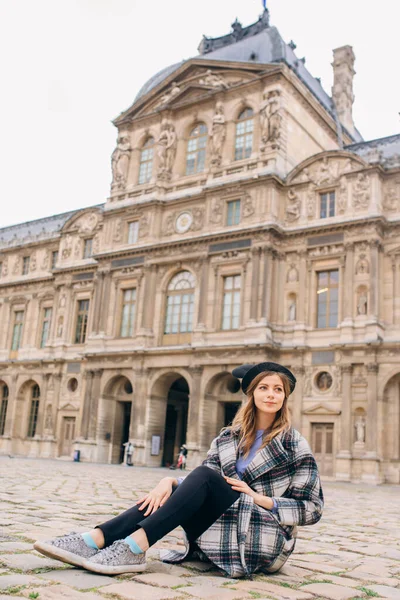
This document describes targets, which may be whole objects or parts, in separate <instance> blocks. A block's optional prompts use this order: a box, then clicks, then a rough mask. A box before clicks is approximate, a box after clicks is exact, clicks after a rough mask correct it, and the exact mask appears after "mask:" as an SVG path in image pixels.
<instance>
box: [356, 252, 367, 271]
mask: <svg viewBox="0 0 400 600" xmlns="http://www.w3.org/2000/svg"><path fill="white" fill-rule="evenodd" d="M368 273H369V263H368V261H367V259H366V257H365V254H360V258H359V260H358V261H357V263H356V275H364V274H368Z"/></svg>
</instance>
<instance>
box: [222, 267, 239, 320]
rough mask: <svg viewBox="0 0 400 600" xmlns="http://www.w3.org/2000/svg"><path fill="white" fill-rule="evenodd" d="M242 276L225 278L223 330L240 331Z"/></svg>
mask: <svg viewBox="0 0 400 600" xmlns="http://www.w3.org/2000/svg"><path fill="white" fill-rule="evenodd" d="M240 284H241V281H240V275H232V276H230V277H224V297H223V305H222V329H238V327H239V319H240Z"/></svg>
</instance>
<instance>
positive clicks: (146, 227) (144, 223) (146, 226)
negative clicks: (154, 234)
mask: <svg viewBox="0 0 400 600" xmlns="http://www.w3.org/2000/svg"><path fill="white" fill-rule="evenodd" d="M149 232H150V217H149V215H143V217H141V219H140V225H139V237H140V238H144V237H147V236H148V235H149Z"/></svg>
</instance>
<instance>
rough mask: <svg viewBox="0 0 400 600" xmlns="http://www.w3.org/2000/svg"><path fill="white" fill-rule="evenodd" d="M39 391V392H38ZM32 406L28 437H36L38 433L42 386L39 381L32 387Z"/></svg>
mask: <svg viewBox="0 0 400 600" xmlns="http://www.w3.org/2000/svg"><path fill="white" fill-rule="evenodd" d="M37 391H38V393H37ZM30 397H31V406H30V411H29V420H28V429H27V432H26V437H27V438H34V437H35V435H36V430H37V425H38V420H39V405H40V387H39V386H38V384H37V383H35V385H33V386H32V387H31V394H30Z"/></svg>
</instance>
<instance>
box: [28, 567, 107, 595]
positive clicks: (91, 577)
mask: <svg viewBox="0 0 400 600" xmlns="http://www.w3.org/2000/svg"><path fill="white" fill-rule="evenodd" d="M40 577H43V578H44V579H48V580H51V581H59V582H60V583H65V584H66V585H70V586H72V587H76V588H79V589H80V590H88V589H90V588H98V587H101V586H103V585H109V584H110V583H112V582H113V581H115V580H114V578H113V577H108V576H107V575H97V574H96V573H89V571H83V570H82V569H73V568H71V569H62V570H59V571H50V573H41V574H40Z"/></svg>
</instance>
